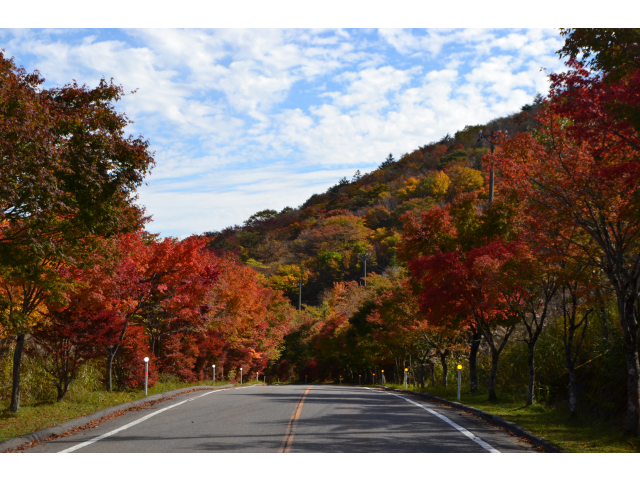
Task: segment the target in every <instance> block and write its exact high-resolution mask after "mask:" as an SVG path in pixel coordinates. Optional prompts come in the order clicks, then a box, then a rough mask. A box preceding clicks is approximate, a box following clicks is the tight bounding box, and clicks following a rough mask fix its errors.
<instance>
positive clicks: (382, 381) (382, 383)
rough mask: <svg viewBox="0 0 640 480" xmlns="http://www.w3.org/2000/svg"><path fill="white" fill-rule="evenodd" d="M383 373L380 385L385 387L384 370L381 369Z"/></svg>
mask: <svg viewBox="0 0 640 480" xmlns="http://www.w3.org/2000/svg"><path fill="white" fill-rule="evenodd" d="M381 372H382V375H381V376H380V385H382V386H383V387H384V370H381Z"/></svg>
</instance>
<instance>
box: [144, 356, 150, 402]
mask: <svg viewBox="0 0 640 480" xmlns="http://www.w3.org/2000/svg"><path fill="white" fill-rule="evenodd" d="M148 386H149V357H144V396H145V397H146V396H147V387H148Z"/></svg>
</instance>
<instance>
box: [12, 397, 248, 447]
mask: <svg viewBox="0 0 640 480" xmlns="http://www.w3.org/2000/svg"><path fill="white" fill-rule="evenodd" d="M235 386H236V385H229V386H224V387H204V386H203V387H185V388H180V389H178V390H170V391H168V392H163V393H157V394H155V395H151V396H150V397H145V398H141V399H140V400H134V401H133V402H128V403H122V404H120V405H115V406H113V407H109V408H106V409H104V410H100V411H99V412H94V413H90V414H89V415H84V416H82V417H80V418H76V419H74V420H69V421H68V422H64V423H61V424H59V425H55V426H53V427H49V428H45V429H43V430H38V431H37V432H33V433H28V434H27V435H23V436H21V437H14V438H10V439H8V440H5V441H3V442H0V453H1V452H6V451H7V450H12V449H14V448H17V447H20V446H21V445H24V444H25V443H31V442H41V441H42V440H45V439H47V438H49V437H51V436H52V435H60V434H62V433H65V432H67V431H69V430H73V429H74V428H78V427H82V426H84V425H86V424H87V423H90V422H93V421H94V420H100V419H101V418H102V417H106V416H107V415H111V414H112V413H115V412H119V411H121V410H127V409H128V408H131V407H139V406H141V405H144V404H145V403H147V402H153V401H157V400H162V399H165V398H168V397H172V396H173V395H175V394H177V393H181V392H184V391H187V390H193V391H197V390H222V389H226V388H234V387H235Z"/></svg>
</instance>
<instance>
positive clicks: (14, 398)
mask: <svg viewBox="0 0 640 480" xmlns="http://www.w3.org/2000/svg"><path fill="white" fill-rule="evenodd" d="M23 347H24V333H22V334H20V335H17V336H16V349H15V351H14V352H13V379H12V381H13V384H12V386H11V404H10V405H9V410H11V411H12V412H17V411H18V410H20V363H21V362H22V349H23Z"/></svg>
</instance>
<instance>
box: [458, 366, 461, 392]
mask: <svg viewBox="0 0 640 480" xmlns="http://www.w3.org/2000/svg"><path fill="white" fill-rule="evenodd" d="M461 372H462V365H460V364H458V401H460V373H461Z"/></svg>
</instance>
